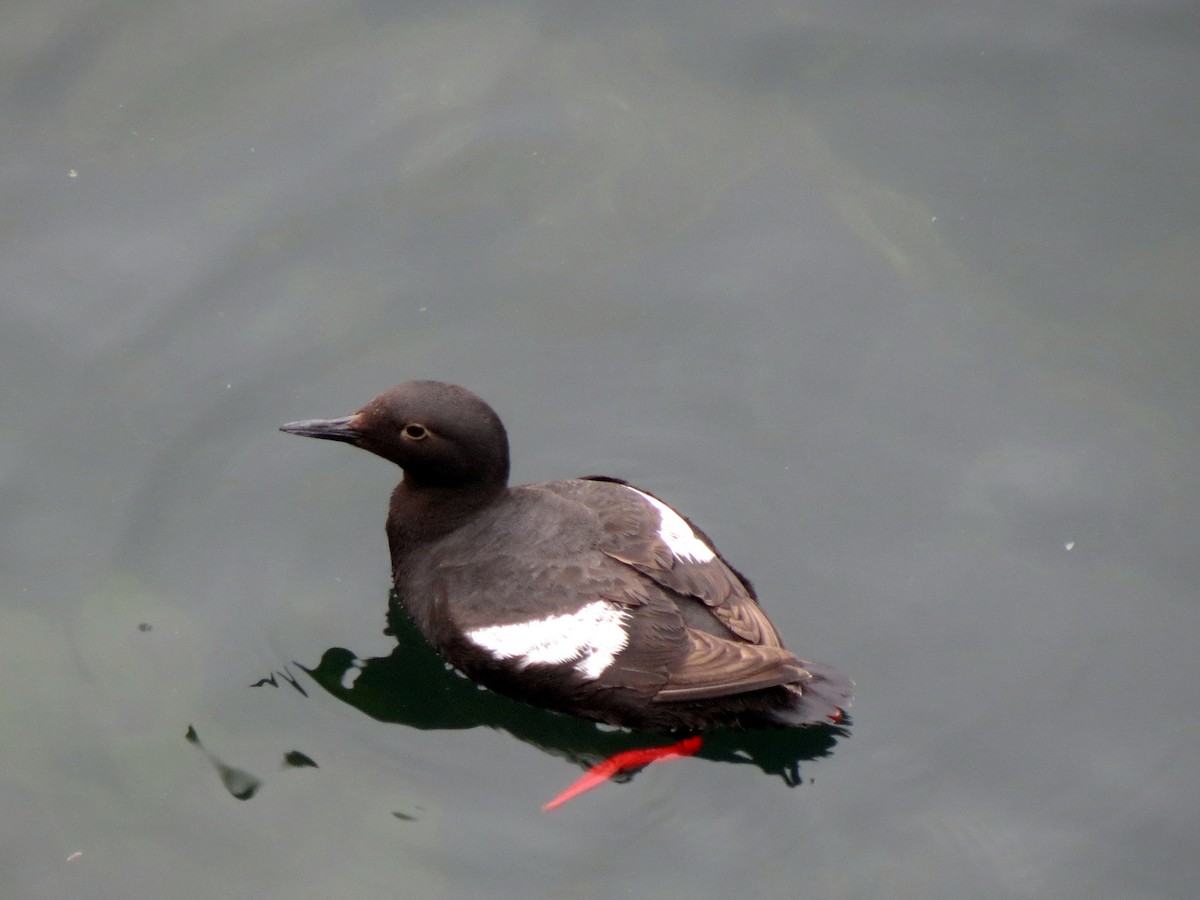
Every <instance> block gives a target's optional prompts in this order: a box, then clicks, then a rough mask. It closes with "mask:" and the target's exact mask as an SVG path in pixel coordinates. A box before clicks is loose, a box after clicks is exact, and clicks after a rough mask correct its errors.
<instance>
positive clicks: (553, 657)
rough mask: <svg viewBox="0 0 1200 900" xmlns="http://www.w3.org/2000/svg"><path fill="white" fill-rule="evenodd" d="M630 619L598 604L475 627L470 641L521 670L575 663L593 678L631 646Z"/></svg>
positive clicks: (621, 612)
mask: <svg viewBox="0 0 1200 900" xmlns="http://www.w3.org/2000/svg"><path fill="white" fill-rule="evenodd" d="M628 617H629V613H628V611H626V610H623V609H618V608H617V607H615V606H613V605H612V604H611V603H608V602H606V601H604V600H597V601H596V602H595V603H589V604H587V606H584V607H581V608H580V609H579V610H578V611H577V612H573V613H564V614H563V615H561V616H547V617H546V618H544V619H531V620H529V621H528V622H514V623H512V624H510V625H488V626H486V627H484V628H474V629H472V630H471V631H468V632H467V638H468V639H470V641H471V643H473V644H475V645H476V646H477V647H482V648H483V649H484V650H486V651H487V652H488V653H490V654H491V655H492V656H493V658H495V659H515V660H517V665H518V666H519V667H520V668H522V669H524V668H526V667H527V666H533V665H547V666H550V665H556V664H561V663H568V662H574V663H575V671H577V672H578V673H579V674H580V675H582V676H583V677H584V678H587V679H592V680H594V679H596V678H599V677H600V676H601V675H603V674H604V670H605V669H607V668H608V667H609V666H611V665H612V662H613V660H614V659H615V658H616V656H617V654H618V653H620V652H621V651H622V650H624V649H625V647H626V645H627V644H628V643H629V633H628V632H627V631H626V630H625V622H626V619H627V618H628Z"/></svg>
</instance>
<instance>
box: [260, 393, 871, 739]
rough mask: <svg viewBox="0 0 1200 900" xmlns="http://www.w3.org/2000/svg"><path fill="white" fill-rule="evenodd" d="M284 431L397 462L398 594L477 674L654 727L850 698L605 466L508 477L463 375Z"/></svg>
mask: <svg viewBox="0 0 1200 900" xmlns="http://www.w3.org/2000/svg"><path fill="white" fill-rule="evenodd" d="M280 430H282V431H286V432H290V433H292V434H299V435H304V436H306V437H314V438H323V439H325V440H333V441H344V442H346V443H349V444H353V445H354V446H356V447H361V448H362V449H364V450H369V451H370V452H372V453H374V454H376V455H378V456H381V457H383V458H384V459H387V460H390V461H392V462H394V463H395V464H396V465H398V466H400V468H402V469H403V470H404V477H403V480H401V482H400V484H399V485H397V486H396V489H395V491H393V493H392V498H391V506H390V509H389V511H388V518H387V536H388V545H389V547H390V549H391V555H392V575H393V578H394V580H395V586H396V592H397V595H398V596H399V598H400V601H401V603H403V604H404V607H405V608H406V609H407V610H408V613H409V615H410V616H411V617H412V619H413V621H414V622H415V624H416V626H417V628H418V629H419V630H420V632H421V633H422V634H423V635H424V636H425V638H426V639H427V640H428V641H429V642H430V644H432V645H433V646H434V647H435V648H436V649H437V650H438V651H439V652H440V653H441V655H442V657H443V658H444V659H445V660H446V661H447V662H449V663H450V664H451V665H453V666H455V667H456V668H458V669H459V670H460V671H462V672H463V673H464V674H466V675H467V676H468V677H470V678H472V679H474V680H475V681H477V682H479V683H480V684H483V685H485V686H487V687H489V688H491V689H493V690H495V691H497V692H499V693H502V694H506V695H508V696H510V697H514V698H516V699H518V700H524V701H526V702H528V703H533V704H536V705H538V706H542V707H546V708H548V709H553V710H558V711H560V712H564V713H570V714H573V715H576V716H582V717H585V718H590V719H596V720H599V721H602V722H607V723H610V724H613V725H623V726H627V727H632V728H648V729H699V728H705V727H709V726H720V725H735V726H737V725H741V726H759V725H808V724H814V723H817V722H825V721H835V722H836V721H839V720H840V719H841V717H842V714H843V713H842V711H843V710H844V709H845V708H847V707H848V706H849V703H850V691H851V687H852V682H851V681H850V680H849V679H848V678H846V676H844V675H842V674H841V673H840V672H838V671H837V670H836V669H833V668H831V667H828V666H824V665H821V664H819V663H811V662H806V661H804V660H801V659H798V658H797V657H795V656H794V655H792V653H791V652H790V651H788V650H787V649H786V648H785V647H784V645H783V641H782V640H781V639H780V637H779V633H778V632H777V631H776V630H775V626H774V625H772V624H771V622H770V620H768V619H767V616H766V614H765V613H764V612H763V611H762V609H761V608H760V607H759V605H758V601H757V599H756V597H755V593H754V589H753V588H752V587H751V585H750V582H749V581H748V580H746V578H744V577H743V576H742V575H741V574H740V573H738V572H737V571H736V570H735V569H734V568H733V567H731V566H730V565H729V564H728V563H726V562H725V560H724V559H723V558H722V557H721V555H720V554H719V553H717V551H716V549H715V548H714V547H713V545H712V542H711V541H710V540H709V539H708V537H707V536H706V535H705V534H704V533H703V532H702V531H700V529H698V528H696V527H695V526H694V525H692V524H691V522H689V521H688V520H687V519H686V518H684V517H683V516H682V515H680V514H679V513H677V512H675V511H674V510H673V509H671V508H670V507H669V506H667V504H665V503H664V502H663V501H662V500H660V499H658V498H657V497H655V496H654V495H653V494H651V493H649V492H648V491H644V490H641V489H639V488H636V487H634V486H633V485H630V484H627V483H626V482H624V481H621V480H619V479H616V478H607V477H602V476H587V477H584V478H576V479H570V480H566V481H548V482H542V483H539V484H525V485H519V486H516V487H509V486H508V473H509V459H508V437H507V434H506V432H505V430H504V425H503V424H502V423H501V422H500V418H499V417H498V416H497V415H496V413H495V412H494V411H493V410H492V408H491V407H490V406H488V405H487V404H486V403H484V402H483V400H481V399H480V398H479V397H477V396H475V395H474V394H473V393H471V392H470V391H468V390H466V389H465V388H461V387H457V386H456V385H452V384H445V383H442V382H438V381H410V382H407V383H405V384H402V385H399V386H398V387H394V388H392V389H391V390H389V391H385V392H384V393H382V394H380V395H379V396H378V397H376V398H375V399H374V400H372V401H371V402H370V403H368V404H367V405H366V406H364V407H363V408H362V409H360V410H359V411H358V412H356V413H354V414H353V415H351V416H347V417H345V418H341V419H311V420H307V421H303V422H292V423H290V424H287V425H284V426H283V427H282V428H281V429H280Z"/></svg>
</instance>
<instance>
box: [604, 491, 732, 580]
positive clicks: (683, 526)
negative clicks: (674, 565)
mask: <svg viewBox="0 0 1200 900" xmlns="http://www.w3.org/2000/svg"><path fill="white" fill-rule="evenodd" d="M626 487H629V485H626ZM629 489H630V490H631V491H633V492H634V493H635V494H637V495H638V496H639V497H641V498H642V499H643V500H645V501H646V502H647V503H649V504H650V505H651V506H653V507H654V508H655V509H656V510H658V536H659V537H660V538H662V541H663V543H664V544H666V545H667V546H668V547H669V548H670V550H671V553H673V554H674V555H675V558H676V559H680V560H683V561H684V562H700V563H704V562H708V561H709V560H710V559H712V558H713V557H715V556H716V554H715V553H713V551H712V548H711V547H709V546H708V544H706V543H704V541H702V540H700V538H698V537H696V532H694V531H692V529H691V528H690V527H689V526H688V523H687V522H685V521H684V520H683V516H681V515H680V514H679V513H677V512H675V510H673V509H671V507H669V506H667V504H665V503H663V502H662V501H661V500H658V499H656V498H654V497H651V496H650V495H649V494H644V493H642V492H641V491H639V490H638V489H637V488H635V487H629Z"/></svg>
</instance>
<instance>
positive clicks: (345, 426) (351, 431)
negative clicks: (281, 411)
mask: <svg viewBox="0 0 1200 900" xmlns="http://www.w3.org/2000/svg"><path fill="white" fill-rule="evenodd" d="M357 424H358V415H357V414H355V415H353V416H344V417H343V418H341V419H305V420H304V421H303V422H288V423H287V424H286V425H281V426H279V430H280V431H286V432H287V433H288V434H299V435H302V436H303V437H311V438H321V439H322V440H325V441H344V442H346V443H347V444H357V443H358V442H359V440H360V439H361V438H362V433H361V432H360V431H359V430H358V429H357V428H356V427H355V426H356V425H357Z"/></svg>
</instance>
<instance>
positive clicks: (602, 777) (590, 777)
mask: <svg viewBox="0 0 1200 900" xmlns="http://www.w3.org/2000/svg"><path fill="white" fill-rule="evenodd" d="M701 743H703V742H702V741H701V740H700V735H698V734H694V735H692V736H691V737H687V738H684V739H683V740H682V741H679V742H678V743H675V744H671V745H670V746H669V747H644V748H639V749H637V750H625V751H623V752H621V753H618V754H616V755H615V756H611V757H609V758H608V759H606V760H604V762H602V763H599V764H598V765H594V766H592V767H591V768H590V769H588V770H587V771H586V772H584V773H583V774H582V775H581V776H579V778H578V779H577V780H576V781H575V783H574V784H572V785H571V786H570V787H569V788H567V789H566V790H565V791H563V792H562V793H561V794H559V795H558V796H557V797H555V798H554V799H553V800H551V801H550V802H549V803H546V804H544V805H543V806H542V809H543V810H548V809H555V808H556V807H559V806H562V805H563V804H564V803H566V802H567V801H568V800H572V799H574V798H575V797H578V796H579V795H580V794H583V793H585V792H587V791H590V790H591V789H592V788H594V787H597V786H598V785H601V784H604V782H606V781H608V779H610V778H612V777H613V776H614V775H620V774H621V773H622V772H628V771H630V770H632V769H640V768H642V766H647V765H649V764H650V763H652V762H660V761H661V760H664V759H672V758H673V757H676V756H694V755H695V754H696V752H697V751H699V749H700V745H701Z"/></svg>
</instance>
